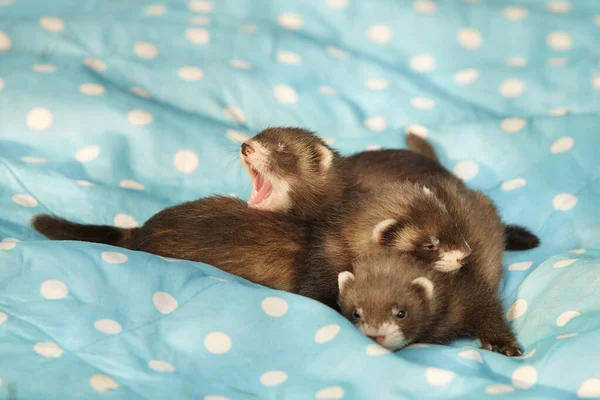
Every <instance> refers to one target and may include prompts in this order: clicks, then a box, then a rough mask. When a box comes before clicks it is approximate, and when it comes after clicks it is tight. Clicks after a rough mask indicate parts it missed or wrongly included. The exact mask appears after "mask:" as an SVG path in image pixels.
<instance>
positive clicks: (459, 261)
mask: <svg viewBox="0 0 600 400" xmlns="http://www.w3.org/2000/svg"><path fill="white" fill-rule="evenodd" d="M456 262H457V263H459V264H460V265H465V264H466V263H468V262H469V257H468V256H467V257H465V258H462V259H460V258H459V259H457V260H456Z"/></svg>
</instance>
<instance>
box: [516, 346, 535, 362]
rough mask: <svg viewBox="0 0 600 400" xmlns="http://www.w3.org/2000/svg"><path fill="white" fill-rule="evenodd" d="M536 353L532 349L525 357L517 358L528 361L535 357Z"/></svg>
mask: <svg viewBox="0 0 600 400" xmlns="http://www.w3.org/2000/svg"><path fill="white" fill-rule="evenodd" d="M535 352H536V350H535V349H532V350H531V351H530V352H529V353H527V354H525V355H522V356H519V357H516V358H520V359H522V360H527V359H529V358H531V357H533V356H534V355H535Z"/></svg>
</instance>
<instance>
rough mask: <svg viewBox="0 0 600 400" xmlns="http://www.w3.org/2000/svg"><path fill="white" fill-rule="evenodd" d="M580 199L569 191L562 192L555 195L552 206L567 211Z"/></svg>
mask: <svg viewBox="0 0 600 400" xmlns="http://www.w3.org/2000/svg"><path fill="white" fill-rule="evenodd" d="M578 201H579V200H578V199H577V197H575V196H573V195H572V194H569V193H561V194H557V195H556V196H554V198H553V199H552V206H553V207H554V209H556V210H559V211H567V210H570V209H571V208H573V207H575V205H576V204H577V202H578Z"/></svg>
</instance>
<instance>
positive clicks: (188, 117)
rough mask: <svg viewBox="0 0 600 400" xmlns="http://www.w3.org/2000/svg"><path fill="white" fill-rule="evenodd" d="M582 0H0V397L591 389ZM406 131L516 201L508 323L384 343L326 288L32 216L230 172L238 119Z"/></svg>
mask: <svg viewBox="0 0 600 400" xmlns="http://www.w3.org/2000/svg"><path fill="white" fill-rule="evenodd" d="M599 43H600V3H598V2H597V1H575V0H555V1H542V0H521V1H512V2H505V1H491V0H469V1H466V0H465V1H458V0H456V1H442V0H439V1H433V0H431V1H429V0H416V1H404V0H402V1H401V0H398V1H391V0H370V1H358V0H287V1H279V2H278V1H268V0H253V1H250V0H192V1H189V2H186V1H184V0H168V1H160V0H157V2H156V3H152V2H146V1H141V0H105V1H100V0H82V1H78V2H71V1H66V0H55V1H46V2H43V1H33V0H0V398H3V399H11V400H12V399H27V400H38V399H39V400H41V399H44V400H53V399H57V400H58V399H74V400H77V399H90V400H91V399H128V400H134V399H204V400H224V399H231V400H246V399H312V398H317V399H340V398H344V399H411V398H419V399H423V398H436V397H446V398H456V399H484V398H526V399H537V398H539V399H541V398H576V397H582V398H590V397H599V396H600V369H598V367H599V365H600V346H598V342H599V341H600V211H599V208H598V207H599V205H600V180H599V179H600V115H599V112H600V58H599V53H598V51H599V48H598V44H599ZM274 125H294V126H302V127H306V128H309V129H312V130H315V131H317V132H318V133H319V134H320V135H322V136H323V137H325V138H326V139H327V140H329V141H330V142H331V143H332V145H333V146H334V147H336V148H337V149H339V150H340V151H341V152H342V153H343V154H350V153H352V152H356V151H363V150H367V149H368V150H376V149H378V148H380V147H384V148H398V147H403V146H404V132H405V129H407V128H408V127H410V128H411V129H412V130H414V131H416V132H418V133H419V134H421V135H426V136H427V137H428V139H429V140H431V142H432V143H433V144H434V145H435V147H436V150H437V151H438V153H439V154H440V157H441V160H442V162H443V164H444V165H445V166H446V167H448V168H449V169H450V170H452V171H454V172H455V173H456V174H457V175H458V176H460V177H461V178H462V179H464V180H465V181H467V183H468V184H469V185H470V186H471V187H474V188H478V189H481V190H483V191H485V193H487V194H488V195H489V196H491V197H492V198H493V199H494V201H495V202H496V203H497V204H498V207H499V210H500V212H501V215H502V217H503V219H504V220H505V221H508V222H513V223H514V222H518V223H520V224H523V225H525V226H527V227H529V228H530V229H531V230H532V231H534V232H535V233H536V234H537V235H539V236H540V237H541V239H542V242H543V244H542V246H541V247H540V248H538V249H535V250H532V251H527V252H514V253H507V254H506V256H505V259H504V266H505V278H504V281H503V287H502V295H503V297H504V305H505V309H506V313H507V318H508V319H509V320H510V321H511V324H512V326H513V328H514V330H515V331H516V332H517V335H518V339H519V341H520V343H521V344H522V346H523V347H524V349H525V352H524V356H523V357H520V358H516V359H509V358H507V357H504V356H501V355H498V354H494V353H491V352H487V351H483V350H479V349H478V348H477V343H475V342H474V341H461V342H458V343H456V344H454V345H452V346H435V345H425V344H419V345H415V346H412V348H409V349H406V350H403V351H401V352H398V353H388V352H385V351H382V349H381V348H379V347H378V346H376V345H374V344H373V343H372V342H371V341H370V340H369V339H367V338H366V337H364V336H363V335H361V334H360V333H359V332H358V331H357V330H356V329H354V328H353V326H352V325H351V324H350V323H349V322H348V321H346V320H345V319H343V318H342V317H341V316H339V315H337V314H336V313H335V312H333V311H332V310H329V309H327V308H326V307H324V306H322V305H320V304H318V303H316V302H314V301H312V300H309V299H306V298H302V297H299V296H295V295H292V294H289V293H284V292H278V291H274V290H271V289H267V288H264V287H260V286H258V285H255V284H252V283H250V282H248V281H245V280H243V279H240V278H237V277H235V276H232V275H228V274H226V273H224V272H221V271H220V270H218V269H216V268H214V267H211V266H209V265H204V264H200V263H193V262H187V261H180V260H170V259H162V258H160V257H157V256H154V255H151V254H146V253H139V252H132V251H127V250H124V249H120V248H114V247H110V246H104V245H98V244H90V243H78V242H51V241H48V240H45V239H44V238H42V237H41V236H40V235H39V234H37V233H36V232H34V231H33V230H32V229H31V228H30V227H29V225H28V224H29V220H30V218H31V217H32V216H33V215H35V214H38V213H54V214H57V215H60V216H63V217H66V218H69V219H72V220H75V221H79V222H84V223H96V224H99V223H102V224H114V225H117V226H121V227H133V226H138V225H140V224H142V223H143V222H144V221H145V220H146V219H147V218H149V217H150V216H151V215H153V214H154V213H156V212H157V211H159V210H161V209H162V208H164V207H166V206H169V205H173V204H176V203H178V202H182V201H185V200H190V199H195V198H199V197H203V196H207V195H211V194H225V195H232V196H238V197H240V198H243V199H245V198H247V196H248V194H249V190H250V182H249V180H248V179H247V178H246V176H245V173H244V172H243V170H242V168H241V167H240V166H239V163H238V161H237V151H238V142H239V141H240V140H243V138H245V137H247V136H251V135H253V134H255V133H256V132H258V131H259V130H260V129H263V128H265V127H267V126H274Z"/></svg>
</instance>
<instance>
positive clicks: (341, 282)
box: [338, 271, 354, 293]
mask: <svg viewBox="0 0 600 400" xmlns="http://www.w3.org/2000/svg"><path fill="white" fill-rule="evenodd" d="M352 282H354V274H353V273H352V272H350V271H344V272H340V273H339V274H338V287H339V291H340V293H342V292H343V291H344V288H347V287H348V284H350V283H352Z"/></svg>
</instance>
